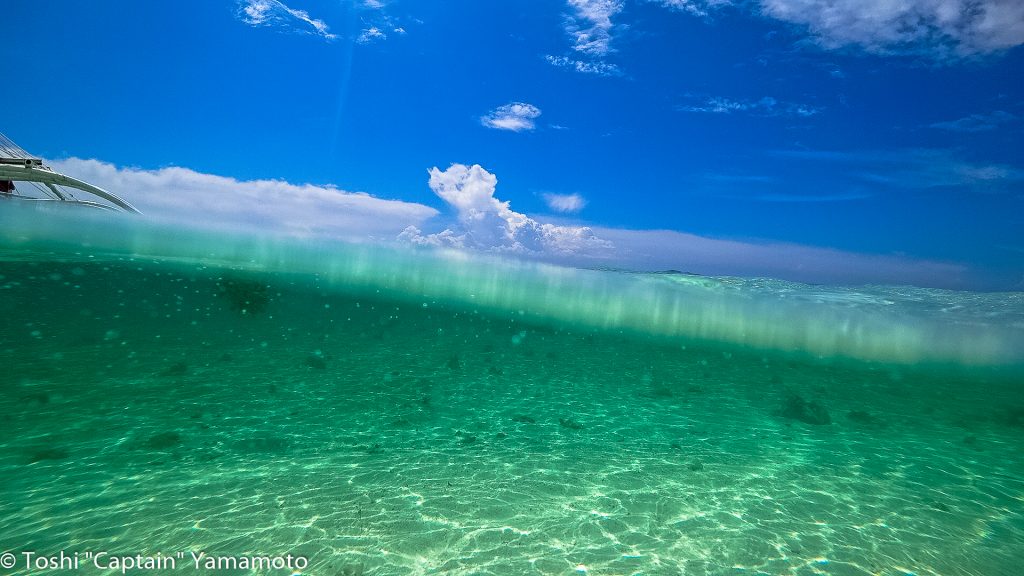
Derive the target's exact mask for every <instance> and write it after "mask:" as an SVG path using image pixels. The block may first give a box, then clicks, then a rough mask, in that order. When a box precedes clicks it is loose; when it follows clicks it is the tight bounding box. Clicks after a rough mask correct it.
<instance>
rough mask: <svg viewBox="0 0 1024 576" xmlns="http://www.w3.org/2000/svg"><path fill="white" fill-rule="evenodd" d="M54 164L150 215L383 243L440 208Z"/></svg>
mask: <svg viewBox="0 0 1024 576" xmlns="http://www.w3.org/2000/svg"><path fill="white" fill-rule="evenodd" d="M50 165H51V166H52V167H53V168H54V170H57V171H58V172H62V173H66V174H73V175H75V176H76V177H79V178H82V179H83V180H85V181H87V182H90V183H93V184H95V185H97V186H99V187H101V188H104V189H107V190H111V191H113V190H117V191H118V193H119V194H120V193H123V194H125V195H126V196H128V197H129V198H131V200H130V201H131V202H132V203H133V204H134V205H135V206H136V207H137V208H138V209H139V210H141V211H142V213H143V214H145V215H146V216H147V217H151V218H159V219H162V220H168V221H172V222H180V223H183V224H188V225H196V226H202V227H208V228H219V229H229V230H238V231H259V232H266V233H280V234H287V235H292V236H301V237H333V238H342V239H346V240H360V239H368V240H377V241H383V240H389V239H392V238H394V237H395V235H397V234H398V233H399V232H401V231H402V230H404V229H405V228H406V227H407V226H410V225H413V224H420V223H422V222H425V221H427V220H429V219H430V218H433V217H434V216H436V215H437V214H438V211H437V210H436V209H434V208H431V207H429V206H424V205H423V204H417V203H413V202H404V201H401V200H384V199H381V198H377V197H374V196H371V195H369V194H366V193H362V192H347V191H345V190H341V189H338V188H335V187H333V186H315V185H312V184H302V185H296V184H290V183H288V182H284V181H281V180H250V181H242V180H236V179H234V178H228V177H224V176H216V175H213V174H203V173H201V172H196V171H194V170H190V169H188V168H179V167H171V168H160V169H158V170H141V169H138V168H119V167H117V166H114V165H113V164H110V163H107V162H101V161H99V160H83V159H80V158H68V159H65V160H57V161H53V162H50Z"/></svg>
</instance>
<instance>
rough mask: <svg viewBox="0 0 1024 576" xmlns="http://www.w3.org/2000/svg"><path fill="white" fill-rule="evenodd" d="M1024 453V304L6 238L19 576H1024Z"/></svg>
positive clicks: (517, 267)
mask: <svg viewBox="0 0 1024 576" xmlns="http://www.w3.org/2000/svg"><path fill="white" fill-rule="evenodd" d="M5 204H14V203H13V202H10V203H5ZM85 212H88V213H87V214H86V213H85ZM1022 447H1024V293H1020V292H1003V293H991V292H989V293H981V292H962V291H949V290H938V289H929V288H917V287H910V286H851V287H843V286H817V285H808V284H798V283H793V282H787V281H782V280H776V279H751V278H732V277H705V276H699V275H693V274H683V273H679V272H665V273H649V272H645V273H639V272H631V271H628V270H603V269H581V268H568V267H560V266H554V265H551V264H545V263H542V262H535V261H529V260H523V259H515V258H510V257H503V256H499V255H482V254H469V253H465V252H455V251H444V250H426V249H413V248H402V247H395V246H385V245H380V244H374V243H354V242H342V241H325V240H322V239H316V240H314V239H303V238H284V237H273V236H268V235H257V234H252V233H246V232H243V231H233V232H232V231H212V230H205V231H204V230H193V229H184V228H182V227H180V226H175V225H172V224H167V223H163V224H161V223H154V222H148V221H146V220H143V219H139V218H136V217H129V216H125V215H107V214H100V213H98V212H97V213H96V214H93V212H92V211H83V210H73V211H72V210H52V209H51V210H44V209H42V208H38V207H30V208H22V207H15V206H13V205H4V206H0V553H3V556H2V557H0V564H2V568H0V574H17V575H28V574H44V573H46V574H58V573H64V574H69V573H89V574H128V573H131V574H143V573H170V574H175V573H181V574H186V573H187V574H201V573H207V574H211V573H224V574H275V575H276V574H280V575H297V574H312V575H326V576H355V575H367V576H369V575H374V576H377V575H380V576H385V575H387V576H390V575H396V576H397V575H410V576H411V575H453V576H454V575H466V576H470V575H474V576H476V575H479V576H484V575H496V576H497V575H538V576H539V575H580V574H592V575H595V576H596V575H651V576H654V575H659V576H660V575H698V576H711V575H730V576H741V575H742V576H746V575H751V576H754V575H758V576H760V575H794V576H796V575H801V576H802V575H815V574H830V575H842V576H868V575H884V576H909V575H916V576H926V575H927V576H936V575H945V576H967V575H976V576H1019V575H1021V574H1024V452H1022Z"/></svg>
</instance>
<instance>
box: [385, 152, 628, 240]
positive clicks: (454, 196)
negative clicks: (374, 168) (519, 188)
mask: <svg viewBox="0 0 1024 576" xmlns="http://www.w3.org/2000/svg"><path fill="white" fill-rule="evenodd" d="M429 184H430V189H431V190H433V191H434V193H435V194H437V196H438V197H439V198H441V199H442V200H444V201H445V202H446V203H447V204H448V205H449V206H450V207H451V208H452V209H454V211H455V216H456V218H457V220H458V226H457V228H458V229H457V230H452V229H450V228H449V229H446V230H444V231H442V232H440V233H437V234H430V235H423V233H422V232H421V231H420V229H419V228H418V227H415V226H410V227H409V228H407V229H406V230H404V231H403V232H402V233H401V234H400V235H399V239H400V240H405V241H408V242H412V243H415V244H420V245H425V246H446V247H453V248H472V249H477V250H484V251H490V252H508V253H517V254H525V255H534V256H552V257H565V256H573V257H594V256H598V255H601V254H607V253H609V251H610V250H611V249H612V245H611V244H610V243H609V242H607V241H605V240H602V239H601V238H598V237H597V236H595V235H594V232H593V231H592V230H591V229H590V228H588V227H585V226H560V225H555V224H549V223H541V222H538V221H536V220H534V219H533V218H530V217H529V216H526V215H525V214H520V213H519V212H515V211H513V210H512V209H511V208H510V207H509V202H508V201H504V202H503V201H501V200H499V199H498V198H496V197H495V196H494V192H495V189H496V188H497V185H498V179H497V177H496V176H495V175H494V174H491V173H490V172H488V171H487V170H484V169H483V168H481V167H480V166H479V165H477V164H475V165H473V166H466V165H464V164H452V165H451V166H450V167H449V168H448V169H447V170H445V171H443V172H442V171H441V170H439V169H438V168H436V167H435V168H432V169H431V170H430V181H429Z"/></svg>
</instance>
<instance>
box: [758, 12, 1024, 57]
mask: <svg viewBox="0 0 1024 576" xmlns="http://www.w3.org/2000/svg"><path fill="white" fill-rule="evenodd" d="M760 3H761V9H762V11H763V13H764V14H766V15H767V16H770V17H772V18H776V19H778V20H782V21H785V22H789V23H792V24H797V25H800V26H804V27H806V28H807V29H808V30H809V31H810V32H811V34H812V35H813V36H814V37H815V38H816V40H817V41H818V42H819V43H820V44H821V45H822V46H824V47H826V48H838V47H842V46H850V45H853V46H859V47H861V48H864V49H866V50H868V51H871V52H877V53H883V54H884V53H899V52H930V53H938V54H940V55H948V54H958V55H973V54H980V53H987V52H994V51H999V50H1005V49H1007V48H1012V47H1014V46H1017V45H1019V44H1022V43H1024V2H1021V1H1020V0H905V1H901V2H893V1H892V0H760Z"/></svg>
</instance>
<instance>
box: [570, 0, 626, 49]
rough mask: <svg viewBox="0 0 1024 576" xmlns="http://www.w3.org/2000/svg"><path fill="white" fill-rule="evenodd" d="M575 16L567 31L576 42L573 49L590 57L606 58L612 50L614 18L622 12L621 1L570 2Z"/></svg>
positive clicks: (579, 0)
mask: <svg viewBox="0 0 1024 576" xmlns="http://www.w3.org/2000/svg"><path fill="white" fill-rule="evenodd" d="M568 3H569V7H570V8H572V10H573V14H572V15H571V16H569V17H568V19H567V23H566V27H565V31H566V32H567V33H568V34H569V36H571V37H572V38H573V40H574V44H573V49H575V50H576V51H577V52H582V53H584V54H587V55H589V56H604V55H605V54H607V53H608V52H610V51H611V50H612V47H611V42H612V26H613V24H612V17H613V16H615V15H616V14H618V13H619V12H620V11H621V10H622V2H621V0H568Z"/></svg>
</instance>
